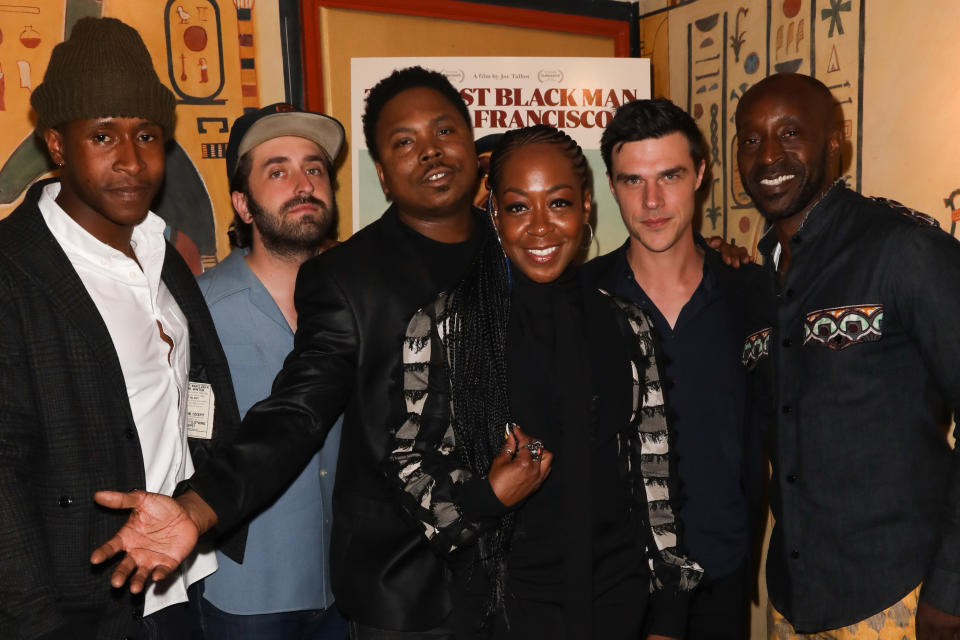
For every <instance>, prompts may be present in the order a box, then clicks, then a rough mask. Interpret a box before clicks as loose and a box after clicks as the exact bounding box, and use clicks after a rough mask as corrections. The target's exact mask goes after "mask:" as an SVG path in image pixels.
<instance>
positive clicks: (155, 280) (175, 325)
mask: <svg viewBox="0 0 960 640" xmlns="http://www.w3.org/2000/svg"><path fill="white" fill-rule="evenodd" d="M59 193H60V183H57V182H55V183H52V184H49V185H47V186H46V187H45V188H44V190H43V194H42V195H41V197H40V201H39V203H38V204H39V208H40V213H41V215H43V219H44V221H45V222H46V223H47V227H48V228H49V229H50V232H51V233H52V234H53V237H54V238H56V240H57V242H58V243H59V244H60V247H61V248H62V249H63V251H64V252H65V253H66V254H67V258H69V260H70V263H71V264H72V265H73V268H74V269H76V271H77V275H79V276H80V280H81V282H83V285H84V287H85V288H86V290H87V293H88V294H90V297H91V298H92V299H93V302H94V304H96V306H97V311H99V312H100V316H101V317H102V318H103V321H104V323H105V324H106V325H107V330H108V331H109V332H110V338H111V339H112V341H113V346H114V348H115V349H116V351H117V357H118V358H119V359H120V368H121V370H122V371H123V379H124V382H125V384H126V388H127V397H128V398H129V400H130V409H131V411H132V413H133V420H134V423H135V424H136V426H137V434H138V435H139V437H140V450H141V451H142V453H143V467H144V472H145V476H146V489H147V491H152V492H155V493H163V494H165V495H172V494H173V491H174V489H175V488H176V486H177V483H179V482H180V481H181V480H184V479H186V478H189V477H190V476H191V475H193V460H192V459H191V457H190V449H189V448H188V447H187V430H186V415H187V382H188V372H189V371H190V334H189V331H188V325H187V319H186V317H185V316H184V315H183V312H182V311H181V310H180V307H179V306H178V305H177V302H176V300H174V298H173V296H172V295H171V294H170V291H169V290H168V289H167V286H166V285H165V284H164V283H163V281H162V280H161V279H160V271H161V269H162V268H163V259H164V254H165V251H166V243H165V241H164V237H163V232H164V228H165V227H166V223H164V221H163V220H162V219H161V218H160V217H159V216H157V215H155V214H154V213H152V212H150V213H148V214H147V217H146V219H145V220H144V221H143V222H141V223H140V224H139V225H137V226H136V227H134V230H133V235H132V238H131V241H130V246H131V247H132V248H133V251H134V254H135V255H136V256H137V259H136V260H133V259H131V258H128V257H127V256H126V255H124V254H123V253H122V252H120V251H118V250H116V249H114V248H113V247H111V246H109V245H106V244H104V243H103V242H101V241H100V240H98V239H97V238H95V237H94V236H93V235H91V234H90V233H89V232H88V231H86V230H85V229H84V228H83V227H81V226H80V225H79V224H77V222H76V221H75V220H74V219H73V218H71V217H70V216H69V215H67V213H66V212H65V211H64V210H63V209H62V208H61V207H60V205H58V204H57V203H56V197H57V195H58V194H59ZM138 262H139V265H138V264H137V263H138ZM141 267H142V268H141ZM157 323H159V324H160V325H161V326H162V327H163V332H164V333H165V334H166V335H167V336H169V338H170V339H171V340H172V341H173V348H172V349H171V347H170V345H168V344H167V342H165V341H164V340H163V338H162V337H161V335H160V329H159V327H158V326H157ZM111 488H115V489H122V488H121V487H111ZM216 569H217V560H216V556H215V554H214V553H213V552H212V551H209V552H206V553H200V554H194V555H193V556H191V557H189V558H187V560H186V561H184V563H183V565H181V569H180V570H179V571H177V572H175V573H174V575H172V576H171V577H169V578H167V579H166V580H164V581H163V582H162V583H159V584H157V583H151V584H150V586H149V587H148V588H147V590H146V593H145V600H144V611H143V614H144V615H145V616H146V615H150V614H151V613H153V612H155V611H158V610H160V609H163V608H164V607H167V606H169V605H171V604H176V603H178V602H186V601H187V587H188V586H189V585H191V584H193V583H194V582H196V581H197V580H200V579H201V578H203V577H205V576H207V575H209V574H211V573H213V572H214V571H216Z"/></svg>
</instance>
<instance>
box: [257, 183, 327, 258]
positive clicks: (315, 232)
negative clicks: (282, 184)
mask: <svg viewBox="0 0 960 640" xmlns="http://www.w3.org/2000/svg"><path fill="white" fill-rule="evenodd" d="M246 196H247V208H248V209H249V211H250V215H251V216H252V217H253V225H254V226H255V227H256V228H257V231H258V232H259V233H260V240H261V241H262V242H263V247H264V248H265V249H266V250H267V251H269V252H270V253H273V254H275V255H278V256H282V257H286V258H291V257H302V256H308V257H309V256H313V255H316V254H317V252H318V251H319V250H320V246H321V245H322V244H323V241H324V238H325V237H326V235H327V233H328V232H329V231H330V226H331V224H332V223H333V221H334V220H335V219H336V211H337V204H336V201H333V202H332V203H331V205H330V206H328V205H327V203H326V202H323V201H322V200H319V199H317V198H314V197H313V196H299V197H296V198H291V199H290V200H287V201H286V202H284V203H283V205H281V206H280V209H279V210H278V211H268V210H267V209H266V208H265V207H263V206H262V205H261V204H260V203H259V202H257V200H256V199H255V198H254V197H253V196H252V195H251V194H249V193H248V194H246ZM302 204H313V205H315V206H316V207H317V208H318V210H317V212H316V213H310V214H301V215H300V216H298V217H297V218H296V219H288V218H287V217H286V213H287V212H288V211H289V210H290V209H292V208H293V207H297V206H300V205H302Z"/></svg>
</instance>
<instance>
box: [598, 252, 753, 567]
mask: <svg viewBox="0 0 960 640" xmlns="http://www.w3.org/2000/svg"><path fill="white" fill-rule="evenodd" d="M697 241H698V244H700V245H701V246H703V245H702V242H703V241H702V239H701V238H699V237H697ZM626 248H627V245H624V246H623V247H621V248H620V249H618V250H617V252H616V254H617V255H616V258H615V260H616V267H615V268H616V271H615V272H614V273H615V274H616V282H615V288H614V291H613V293H614V294H615V295H617V296H619V297H622V298H625V299H627V300H630V301H632V302H634V303H636V304H637V305H638V306H640V307H642V308H643V309H645V310H646V311H647V312H648V313H649V315H650V317H651V319H652V320H653V323H654V330H655V332H656V334H657V338H658V340H659V343H660V348H661V350H662V354H663V358H662V359H660V362H661V369H662V370H663V375H664V378H665V380H666V381H667V384H666V386H665V398H666V402H667V406H668V407H669V412H668V417H669V418H670V427H671V428H672V429H673V432H674V438H675V442H674V444H673V447H672V450H673V451H674V452H675V455H676V461H677V471H678V474H679V477H680V481H681V494H680V500H681V507H680V519H681V522H682V523H683V529H682V532H683V540H684V545H685V547H686V549H687V550H688V552H689V555H690V557H691V558H692V559H694V560H696V561H697V562H699V563H700V565H701V566H702V567H703V569H704V572H705V574H704V578H705V580H715V579H717V578H721V577H724V576H727V575H730V574H731V573H733V572H734V571H736V570H737V569H738V568H739V567H740V566H741V564H742V563H743V562H744V561H745V558H746V556H747V553H748V551H749V545H750V530H749V526H748V504H747V498H746V496H745V493H744V488H743V478H742V475H743V472H742V469H743V456H744V437H745V436H744V420H745V411H746V408H745V403H746V376H745V375H744V371H743V366H742V365H741V364H740V356H741V351H742V348H743V336H742V335H741V333H742V330H741V329H740V327H741V326H742V323H743V320H742V317H743V311H742V309H741V308H740V305H737V304H735V303H734V302H733V301H732V300H730V299H729V298H730V297H729V296H727V295H725V292H724V290H723V288H722V287H721V286H720V281H719V278H718V274H717V273H716V270H717V269H718V267H720V265H717V264H712V263H713V262H714V261H713V260H708V259H704V264H703V278H702V280H701V281H700V284H699V286H697V289H696V291H694V292H693V295H692V296H691V297H690V300H688V301H687V303H686V304H685V305H684V306H683V309H682V310H681V311H680V315H679V316H678V317H677V321H676V324H675V325H674V326H673V327H672V328H671V327H670V325H669V324H668V323H667V321H666V319H665V318H664V317H663V314H662V313H660V310H659V309H657V307H656V305H654V304H653V302H651V300H650V298H649V297H648V296H647V294H646V292H644V290H643V289H642V288H641V287H640V285H639V284H638V283H637V281H636V280H635V279H634V276H633V270H632V269H631V268H630V265H629V263H628V262H627V251H626ZM704 251H706V252H708V253H709V252H710V250H709V249H706V248H704Z"/></svg>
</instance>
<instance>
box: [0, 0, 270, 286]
mask: <svg viewBox="0 0 960 640" xmlns="http://www.w3.org/2000/svg"><path fill="white" fill-rule="evenodd" d="M258 13H259V14H266V15H258ZM276 14H277V6H276V2H264V1H262V0H261V2H259V3H258V4H257V5H255V4H254V0H136V2H133V1H131V0H42V1H41V0H16V4H8V3H0V123H2V125H3V126H2V127H0V158H2V165H0V218H2V217H4V216H6V215H7V214H9V213H10V211H12V210H13V208H14V207H15V206H16V205H17V204H18V203H19V202H20V200H22V198H23V194H24V192H25V191H26V189H27V187H29V185H30V184H31V183H32V182H34V181H35V180H37V179H39V178H41V177H45V176H47V175H53V173H51V172H52V169H53V167H52V166H51V165H50V164H49V161H48V159H47V156H46V153H45V151H44V150H43V149H42V147H41V145H40V144H39V142H38V140H37V139H36V137H35V135H34V132H33V125H34V122H35V116H34V114H33V113H32V111H31V108H30V93H31V91H32V90H33V89H34V88H35V87H36V86H37V85H38V84H39V83H40V82H41V81H42V80H43V74H44V72H45V71H46V65H47V62H48V61H49V59H50V52H51V50H52V49H53V47H54V45H56V44H57V43H59V42H60V41H62V40H63V39H64V38H65V37H66V36H67V35H69V33H70V29H71V28H72V27H73V25H74V24H75V23H76V21H77V20H79V19H80V18H82V17H84V16H104V17H113V18H119V19H120V20H123V21H124V22H126V23H127V24H129V25H131V26H133V27H134V28H136V29H137V30H138V31H139V32H140V35H141V36H142V37H143V40H144V42H145V43H146V45H147V48H148V49H149V50H150V53H151V55H152V57H153V63H154V67H155V68H156V70H157V74H158V75H159V76H160V79H161V81H162V82H163V83H164V84H166V85H167V86H168V87H169V88H170V89H171V90H172V91H173V92H174V94H175V96H176V98H177V124H176V132H175V140H176V141H175V143H173V144H171V145H170V148H169V150H168V153H167V174H166V181H165V184H164V189H163V191H162V192H161V194H160V196H159V198H158V200H157V201H156V202H155V204H154V210H155V211H156V212H157V213H158V214H159V215H160V216H162V217H163V218H164V219H165V220H166V221H167V226H168V229H167V231H168V234H169V236H170V239H171V241H173V242H174V243H175V244H176V246H177V248H178V249H180V251H181V253H182V254H183V255H184V257H186V258H187V260H188V262H190V263H191V267H192V268H193V269H194V270H195V271H199V269H200V267H201V265H202V266H210V265H212V264H214V263H216V261H217V259H218V256H222V255H223V254H224V253H226V250H227V240H226V231H225V230H226V228H227V226H228V225H229V223H230V221H231V220H232V216H233V209H232V206H231V204H230V195H229V192H228V187H227V178H226V169H225V166H224V160H223V156H224V152H225V148H226V144H227V136H228V130H229V129H228V127H229V124H231V123H232V122H233V120H234V119H236V118H237V117H238V116H240V115H241V114H242V113H243V112H244V109H249V108H256V107H258V106H260V105H262V104H270V103H271V102H277V101H280V100H283V95H284V87H283V80H282V77H283V74H282V73H280V72H279V71H278V70H277V68H276V66H279V65H280V64H281V62H280V58H281V56H280V55H279V41H278V38H279V26H278V24H279V23H278V17H277V15H276ZM265 61H266V66H267V67H268V68H267V69H266V70H264V69H263V67H264V66H265V65H264V62H265ZM271 65H276V66H271ZM264 80H266V82H264Z"/></svg>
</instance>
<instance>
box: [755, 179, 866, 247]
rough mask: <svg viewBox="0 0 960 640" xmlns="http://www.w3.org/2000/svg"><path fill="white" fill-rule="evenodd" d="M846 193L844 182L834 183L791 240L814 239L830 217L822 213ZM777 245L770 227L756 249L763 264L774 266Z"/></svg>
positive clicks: (841, 180)
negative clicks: (761, 256)
mask: <svg viewBox="0 0 960 640" xmlns="http://www.w3.org/2000/svg"><path fill="white" fill-rule="evenodd" d="M846 191H847V183H846V180H844V179H843V178H840V179H839V180H837V181H836V182H834V183H833V186H831V187H830V188H829V189H828V190H827V192H826V193H825V194H824V195H823V197H822V198H821V199H820V201H819V202H817V203H816V204H815V205H813V207H812V208H811V209H810V211H809V212H808V213H807V215H806V217H805V218H804V219H803V221H802V222H801V223H800V227H799V228H798V229H797V232H796V233H795V234H793V238H795V239H797V240H798V241H799V240H800V239H803V240H809V239H810V238H811V237H816V236H817V235H818V234H819V233H820V232H821V231H822V230H823V229H824V228H825V227H826V226H827V224H828V223H829V221H830V216H829V215H827V214H825V213H824V211H826V210H827V209H828V208H829V207H830V206H831V204H832V203H833V202H834V201H835V200H837V199H838V198H840V197H841V194H843V193H845V192H846ZM779 244H780V240H779V239H778V238H777V232H776V230H775V229H774V226H773V225H770V228H769V229H767V232H766V233H765V234H763V237H762V238H760V242H758V243H757V248H758V249H759V250H760V253H761V254H762V255H763V257H764V262H765V263H767V264H774V260H773V258H774V251H775V250H776V248H777V246H778V245H779Z"/></svg>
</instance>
